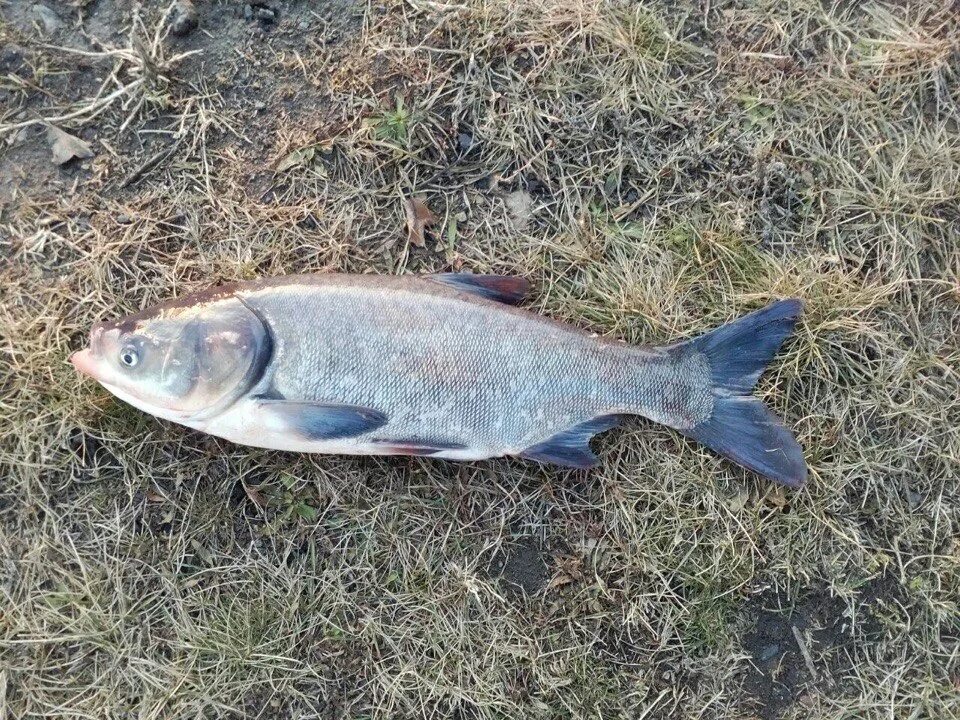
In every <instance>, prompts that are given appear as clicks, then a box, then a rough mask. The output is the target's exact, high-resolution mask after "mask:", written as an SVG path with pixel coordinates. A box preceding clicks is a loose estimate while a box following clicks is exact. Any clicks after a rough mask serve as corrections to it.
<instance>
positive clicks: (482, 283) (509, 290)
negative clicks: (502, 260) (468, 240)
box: [426, 273, 530, 305]
mask: <svg viewBox="0 0 960 720" xmlns="http://www.w3.org/2000/svg"><path fill="white" fill-rule="evenodd" d="M426 277H427V279H428V280H433V281H434V282H438V283H443V284H444V285H448V286H450V287H452V288H455V289H456V290H460V291H462V292H466V293H472V294H473V295H479V296H480V297H483V298H486V299H487V300H496V301H497V302H502V303H506V304H507V305H518V304H520V303H521V302H523V298H524V297H526V295H527V293H528V292H529V291H530V283H528V282H527V281H526V280H524V279H523V278H522V277H515V276H512V275H474V274H473V273H439V274H437V275H427V276H426Z"/></svg>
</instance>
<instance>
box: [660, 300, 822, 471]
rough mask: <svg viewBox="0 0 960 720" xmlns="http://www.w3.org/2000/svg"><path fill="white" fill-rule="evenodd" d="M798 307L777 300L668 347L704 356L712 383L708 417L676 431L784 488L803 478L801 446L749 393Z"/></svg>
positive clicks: (789, 327) (796, 303) (788, 329)
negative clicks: (692, 425) (778, 483)
mask: <svg viewBox="0 0 960 720" xmlns="http://www.w3.org/2000/svg"><path fill="white" fill-rule="evenodd" d="M802 310H803V304H802V303H801V302H800V301H799V300H781V301H780V302H776V303H774V304H772V305H769V306H768V307H766V308H764V309H763V310H758V311H757V312H754V313H751V314H750V315H747V316H745V317H742V318H740V319H739V320H736V321H734V322H732V323H730V324H728V325H724V326H722V327H720V328H717V329H716V330H714V331H712V332H709V333H707V334H706V335H701V336H700V337H698V338H694V339H693V340H690V341H688V342H686V343H683V344H681V345H676V346H674V347H673V348H671V351H673V352H677V353H688V352H695V353H701V354H702V355H703V356H705V357H706V359H707V361H708V363H709V365H710V374H711V382H712V388H711V394H712V395H713V412H712V414H711V415H710V418H709V419H708V420H705V421H703V422H701V423H700V424H698V425H696V426H694V427H692V428H688V429H681V430H680V432H682V433H683V434H684V435H686V436H688V437H691V438H693V439H694V440H696V441H698V442H701V443H703V444H704V445H706V446H707V447H709V448H711V449H713V450H715V451H717V452H718V453H720V454H721V455H725V456H726V457H728V458H730V459H731V460H733V461H734V462H735V463H738V464H740V465H743V466H744V467H746V468H748V469H750V470H753V471H754V472H755V473H758V474H760V475H763V476H764V477H768V478H770V479H771V480H775V481H777V482H780V483H783V484H784V485H788V486H790V487H799V486H800V485H802V484H803V482H804V480H806V479H807V466H806V463H805V462H804V460H803V451H802V450H801V449H800V445H799V444H798V443H797V440H796V438H795V437H794V436H793V433H791V432H790V431H789V430H787V428H785V427H784V426H783V424H782V423H781V422H780V420H779V419H778V418H777V416H776V415H774V414H773V413H772V412H770V410H768V409H767V407H766V406H765V405H764V404H763V403H762V402H760V400H759V399H757V398H755V397H753V396H752V395H751V394H750V393H751V391H752V390H753V387H754V385H756V384H757V380H758V379H759V378H760V374H761V373H762V372H763V370H764V368H765V367H766V366H767V363H769V362H770V360H771V359H772V358H773V356H774V355H775V354H776V352H777V350H778V349H779V348H780V345H781V343H783V341H784V339H785V338H786V337H787V336H788V335H789V334H790V332H791V331H792V330H793V326H794V324H795V323H796V321H797V317H798V316H799V315H800V313H801V311H802Z"/></svg>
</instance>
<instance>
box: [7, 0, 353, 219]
mask: <svg viewBox="0 0 960 720" xmlns="http://www.w3.org/2000/svg"><path fill="white" fill-rule="evenodd" d="M38 5H41V4H40V3H36V2H34V1H33V0H14V1H13V2H10V3H8V4H5V6H4V8H3V17H4V20H5V21H6V23H7V24H6V25H5V26H4V27H3V36H2V37H0V76H2V75H4V74H7V73H10V74H11V75H14V76H16V77H17V78H19V79H20V82H22V83H23V84H24V85H26V86H31V85H34V84H36V83H38V82H40V83H42V89H43V92H31V93H28V94H27V95H26V97H25V98H24V97H23V96H21V95H20V94H18V93H15V91H14V90H13V89H11V87H12V86H7V85H4V86H3V87H0V106H2V105H7V106H8V107H11V108H13V107H18V108H19V109H18V110H17V111H16V113H15V114H14V115H13V116H12V117H11V116H5V115H0V124H2V123H4V122H5V123H19V122H24V121H27V120H32V119H35V118H39V117H41V116H43V117H50V116H54V115H57V114H59V113H60V112H61V110H60V108H66V107H69V106H72V104H73V103H80V102H81V101H83V100H85V99H89V98H92V97H95V96H96V92H97V88H98V87H100V85H101V84H102V83H103V81H104V78H105V76H106V75H107V74H108V73H109V71H110V64H109V63H107V62H105V61H104V60H103V59H101V58H90V57H88V56H85V55H79V56H78V55H75V54H73V53H70V52H67V51H63V52H61V53H60V54H57V53H55V52H51V51H50V50H48V49H45V48H44V47H43V46H42V45H45V44H50V45H57V46H59V47H62V48H69V49H72V50H77V51H83V52H87V53H90V52H96V51H101V50H104V49H110V48H117V47H122V46H124V45H126V44H127V39H126V37H125V28H129V27H130V26H131V21H132V18H133V17H135V16H136V17H140V18H141V19H142V21H143V23H144V26H145V27H147V28H149V29H150V30H153V29H154V28H155V27H156V26H157V25H158V23H162V24H163V26H164V27H166V26H170V25H171V24H174V23H176V21H177V20H178V19H179V17H180V15H178V11H179V6H177V7H174V8H173V10H172V12H171V13H170V14H169V15H167V16H166V20H162V18H163V10H164V9H166V8H167V7H168V4H167V3H146V4H144V7H143V8H142V9H141V10H139V12H138V11H137V10H136V8H135V7H134V5H136V6H137V7H140V4H139V3H131V2H128V1H126V0H93V1H92V2H86V3H62V4H61V3H53V2H49V0H48V2H47V3H46V4H43V5H42V7H43V8H44V9H43V10H42V11H38V10H37V9H36V8H37V6H38ZM194 7H195V10H196V13H195V20H196V27H195V28H194V29H192V30H190V31H188V32H186V33H184V34H183V35H178V34H176V33H170V34H169V35H168V37H167V38H166V40H165V41H164V46H165V48H166V50H165V52H166V53H167V55H168V56H173V55H178V54H181V53H189V52H196V54H195V55H193V56H190V57H187V58H186V59H185V60H183V62H182V63H181V64H180V65H178V68H177V70H178V71H177V78H176V80H175V82H176V83H183V84H191V85H193V86H195V87H201V88H203V87H206V88H215V90H216V92H217V93H218V94H219V96H220V101H221V102H222V103H224V104H225V105H226V106H228V107H229V108H230V110H231V113H232V114H233V115H234V117H237V118H239V119H240V125H239V127H237V128H236V130H238V131H239V132H242V133H243V134H244V135H245V136H246V139H247V140H248V141H249V143H248V145H249V146H250V149H251V150H252V154H253V155H254V156H258V157H259V158H261V159H262V158H263V157H265V156H266V155H267V154H269V152H270V144H271V143H270V140H268V138H273V137H275V135H276V133H275V128H276V127H277V123H278V122H281V121H285V122H289V121H290V119H291V118H315V117H317V116H318V115H321V114H322V111H323V108H322V101H321V100H320V93H319V92H317V91H316V85H317V83H316V81H315V80H316V79H311V78H305V77H304V72H305V71H304V69H303V67H302V66H300V65H299V64H298V63H295V62H291V63H276V62H268V61H269V60H272V59H274V58H276V57H277V56H278V55H283V54H289V55H291V56H292V57H302V56H304V55H306V56H308V57H309V56H310V55H312V54H314V53H317V52H326V53H329V54H330V57H331V60H333V61H334V62H335V59H336V54H337V48H338V47H339V46H341V45H342V44H344V43H345V42H347V41H348V40H349V39H350V38H351V37H353V36H355V34H356V33H357V32H358V31H359V29H360V23H361V18H362V8H361V6H360V5H359V4H358V3H357V2H354V1H353V0H328V1H325V2H322V3H314V2H302V1H300V0H289V1H285V2H279V1H277V2H254V3H240V2H221V1H216V0H210V1H207V2H204V1H202V0H199V1H198V2H196V3H195V4H194ZM42 18H47V19H48V21H49V22H50V23H52V22H53V20H52V18H56V20H57V22H56V24H55V25H47V26H45V25H44V24H43V21H42ZM264 18H272V19H264ZM24 100H25V102H24ZM21 103H22V104H21ZM51 108H58V109H57V110H55V111H52V112H51ZM107 115H109V113H107ZM105 117H106V115H105V116H101V118H96V119H94V120H92V121H90V122H84V123H81V124H82V127H79V128H78V129H76V130H74V129H72V128H71V124H72V123H71V122H70V121H67V122H66V123H65V126H64V128H65V129H67V130H70V131H71V132H75V133H76V134H77V136H78V137H80V138H81V139H82V140H85V141H86V142H89V143H90V144H91V146H92V147H93V149H94V152H95V153H96V154H97V155H102V154H104V153H105V152H110V151H113V152H115V153H120V154H122V155H126V156H128V157H129V159H130V163H129V167H130V168H131V169H133V170H134V171H136V168H137V167H138V166H140V165H142V164H143V161H146V160H149V159H150V158H152V157H153V156H155V155H156V154H157V153H158V151H160V152H162V151H163V150H164V149H166V147H167V146H168V144H169V143H168V141H167V139H166V137H167V135H166V134H164V133H162V132H157V131H158V129H159V127H160V126H161V125H162V124H163V122H164V118H162V117H159V118H158V117H155V118H150V119H148V120H147V121H146V123H144V128H143V129H144V130H146V132H143V131H141V132H125V133H123V134H121V135H120V136H117V135H116V133H115V132H114V130H115V128H112V127H106V126H105V125H106V123H107V120H105V119H104V118H105ZM101 120H103V122H104V125H101V124H100V122H101ZM136 124H137V125H139V124H140V123H139V122H138V123H136ZM223 137H224V134H223V133H221V134H219V137H218V135H217V134H216V133H214V134H213V137H212V138H211V142H212V145H213V146H214V147H216V145H217V144H218V139H219V140H222V139H223ZM2 150H3V151H2V152H0V219H4V218H5V217H6V216H7V215H8V214H11V213H12V212H13V211H14V210H15V209H16V208H17V207H18V206H22V205H23V204H24V202H25V201H43V200H47V199H52V198H55V197H57V196H58V195H62V194H64V193H72V192H73V191H75V190H76V189H77V187H78V186H79V185H80V184H82V183H83V182H85V181H86V180H89V179H90V178H91V177H92V176H93V173H94V172H95V171H96V168H97V161H96V158H94V159H92V160H84V161H76V160H74V161H71V162H69V163H67V164H65V165H63V166H60V167H58V166H56V165H55V164H53V162H52V160H51V155H50V148H49V143H48V141H47V139H46V132H45V127H44V126H43V125H33V126H30V127H26V128H23V129H21V130H19V131H16V132H14V133H13V134H11V135H9V136H8V137H6V138H3V143H2ZM170 159H171V158H169V157H166V158H163V160H164V161H170ZM173 159H175V155H174V157H173ZM159 165H160V163H156V164H154V165H151V167H149V168H148V170H147V171H148V172H155V171H157V170H158V169H159ZM146 174H147V173H146V172H142V171H141V172H140V173H139V174H138V175H137V176H136V177H134V178H132V180H133V181H139V180H141V179H142V177H143V176H144V175H146ZM133 184H134V183H133V182H131V178H130V176H129V175H128V176H127V177H126V179H124V178H123V177H122V176H121V177H120V178H118V185H119V186H118V187H117V188H116V189H115V194H116V195H117V196H122V195H124V194H125V191H127V190H128V186H131V185H133Z"/></svg>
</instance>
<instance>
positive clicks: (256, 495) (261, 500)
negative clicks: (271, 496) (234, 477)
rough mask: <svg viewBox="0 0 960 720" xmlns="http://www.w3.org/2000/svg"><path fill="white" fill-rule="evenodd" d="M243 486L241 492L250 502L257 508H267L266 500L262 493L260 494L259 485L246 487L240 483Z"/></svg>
mask: <svg viewBox="0 0 960 720" xmlns="http://www.w3.org/2000/svg"><path fill="white" fill-rule="evenodd" d="M241 484H242V485H243V491H244V492H245V493H246V494H247V497H248V498H250V501H251V502H252V503H253V504H254V505H256V506H257V507H259V508H265V507H266V506H267V499H266V498H265V497H264V496H263V493H262V492H260V486H259V485H247V484H246V483H241Z"/></svg>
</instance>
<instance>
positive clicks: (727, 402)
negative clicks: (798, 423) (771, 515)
mask: <svg viewBox="0 0 960 720" xmlns="http://www.w3.org/2000/svg"><path fill="white" fill-rule="evenodd" d="M680 432H682V433H683V434H684V435H686V436H687V437H691V438H693V439H694V440H696V441H697V442H701V443H703V444H704V445H706V446H707V447H708V448H711V449H712V450H715V451H717V452H718V453H720V454H721V455H723V456H725V457H727V458H729V459H731V460H733V461H734V462H735V463H737V464H739V465H743V467H745V468H747V469H749V470H753V472H755V473H757V474H759V475H762V476H764V477H766V478H769V479H771V480H774V481H776V482H779V483H783V484H784V485H786V486H788V487H792V488H797V487H800V486H801V485H803V483H804V481H805V480H806V479H807V465H806V463H805V462H804V460H803V450H801V449H800V445H799V444H798V443H797V439H796V438H795V437H794V436H793V433H791V432H790V431H789V430H787V428H785V427H784V426H783V425H782V424H781V423H780V420H778V419H777V416H776V415H774V414H773V413H772V412H770V410H768V409H767V407H766V406H765V405H764V404H763V403H762V402H760V401H759V400H758V399H757V398H755V397H751V396H749V395H739V396H733V397H717V398H716V399H715V400H714V403H713V415H711V416H710V419H709V420H707V421H706V422H703V423H700V424H699V425H697V426H696V427H694V428H691V429H689V430H681V431H680Z"/></svg>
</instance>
